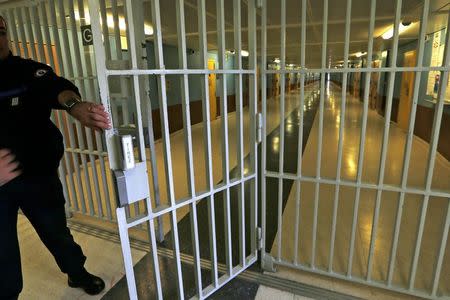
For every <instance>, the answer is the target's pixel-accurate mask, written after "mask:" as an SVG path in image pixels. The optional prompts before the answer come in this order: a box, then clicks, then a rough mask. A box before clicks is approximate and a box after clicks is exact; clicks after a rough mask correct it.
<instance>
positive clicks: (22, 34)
mask: <svg viewBox="0 0 450 300" xmlns="http://www.w3.org/2000/svg"><path fill="white" fill-rule="evenodd" d="M14 18H15V19H17V20H18V22H19V25H21V24H23V23H24V19H23V17H22V10H21V9H20V8H18V7H16V8H15V9H14ZM18 30H19V37H20V39H21V40H22V49H23V57H24V58H30V55H29V54H28V45H27V37H26V36H25V31H24V26H18Z"/></svg>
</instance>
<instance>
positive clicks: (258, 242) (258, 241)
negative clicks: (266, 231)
mask: <svg viewBox="0 0 450 300" xmlns="http://www.w3.org/2000/svg"><path fill="white" fill-rule="evenodd" d="M256 245H258V250H261V249H262V229H261V227H257V228H256Z"/></svg>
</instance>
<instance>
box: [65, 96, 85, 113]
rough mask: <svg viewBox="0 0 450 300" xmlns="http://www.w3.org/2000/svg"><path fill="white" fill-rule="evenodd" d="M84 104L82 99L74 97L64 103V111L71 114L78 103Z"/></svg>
mask: <svg viewBox="0 0 450 300" xmlns="http://www.w3.org/2000/svg"><path fill="white" fill-rule="evenodd" d="M81 102H83V101H82V100H81V99H80V98H76V97H72V98H69V100H67V101H66V102H64V103H62V104H61V105H62V106H63V107H64V109H65V110H66V111H67V112H70V110H71V109H72V108H73V107H74V106H75V105H77V104H78V103H81Z"/></svg>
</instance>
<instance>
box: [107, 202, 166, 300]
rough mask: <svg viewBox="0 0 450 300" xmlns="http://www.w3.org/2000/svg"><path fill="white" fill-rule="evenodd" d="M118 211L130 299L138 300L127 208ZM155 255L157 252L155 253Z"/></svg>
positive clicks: (120, 208) (119, 208)
mask: <svg viewBox="0 0 450 300" xmlns="http://www.w3.org/2000/svg"><path fill="white" fill-rule="evenodd" d="M116 212H117V223H118V226H119V233H120V234H119V237H120V244H121V246H122V255H123V260H124V262H123V264H124V267H125V274H126V278H127V285H128V295H129V297H130V300H137V289H136V280H135V278H134V269H133V257H132V256H131V247H130V239H129V236H128V226H127V216H126V214H125V208H123V207H118V208H117V210H116ZM156 253H157V252H156ZM153 255H156V254H155V253H153Z"/></svg>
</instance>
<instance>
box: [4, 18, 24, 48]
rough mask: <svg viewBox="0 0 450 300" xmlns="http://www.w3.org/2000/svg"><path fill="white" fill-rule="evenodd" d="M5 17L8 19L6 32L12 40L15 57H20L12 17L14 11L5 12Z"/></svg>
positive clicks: (14, 23)
mask: <svg viewBox="0 0 450 300" xmlns="http://www.w3.org/2000/svg"><path fill="white" fill-rule="evenodd" d="M6 17H7V18H8V25H9V26H8V31H9V33H8V34H9V36H10V37H12V38H13V41H14V47H15V50H16V55H18V56H21V55H22V54H21V53H20V47H19V36H18V34H17V24H16V19H15V17H14V9H8V10H7V11H6Z"/></svg>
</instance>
